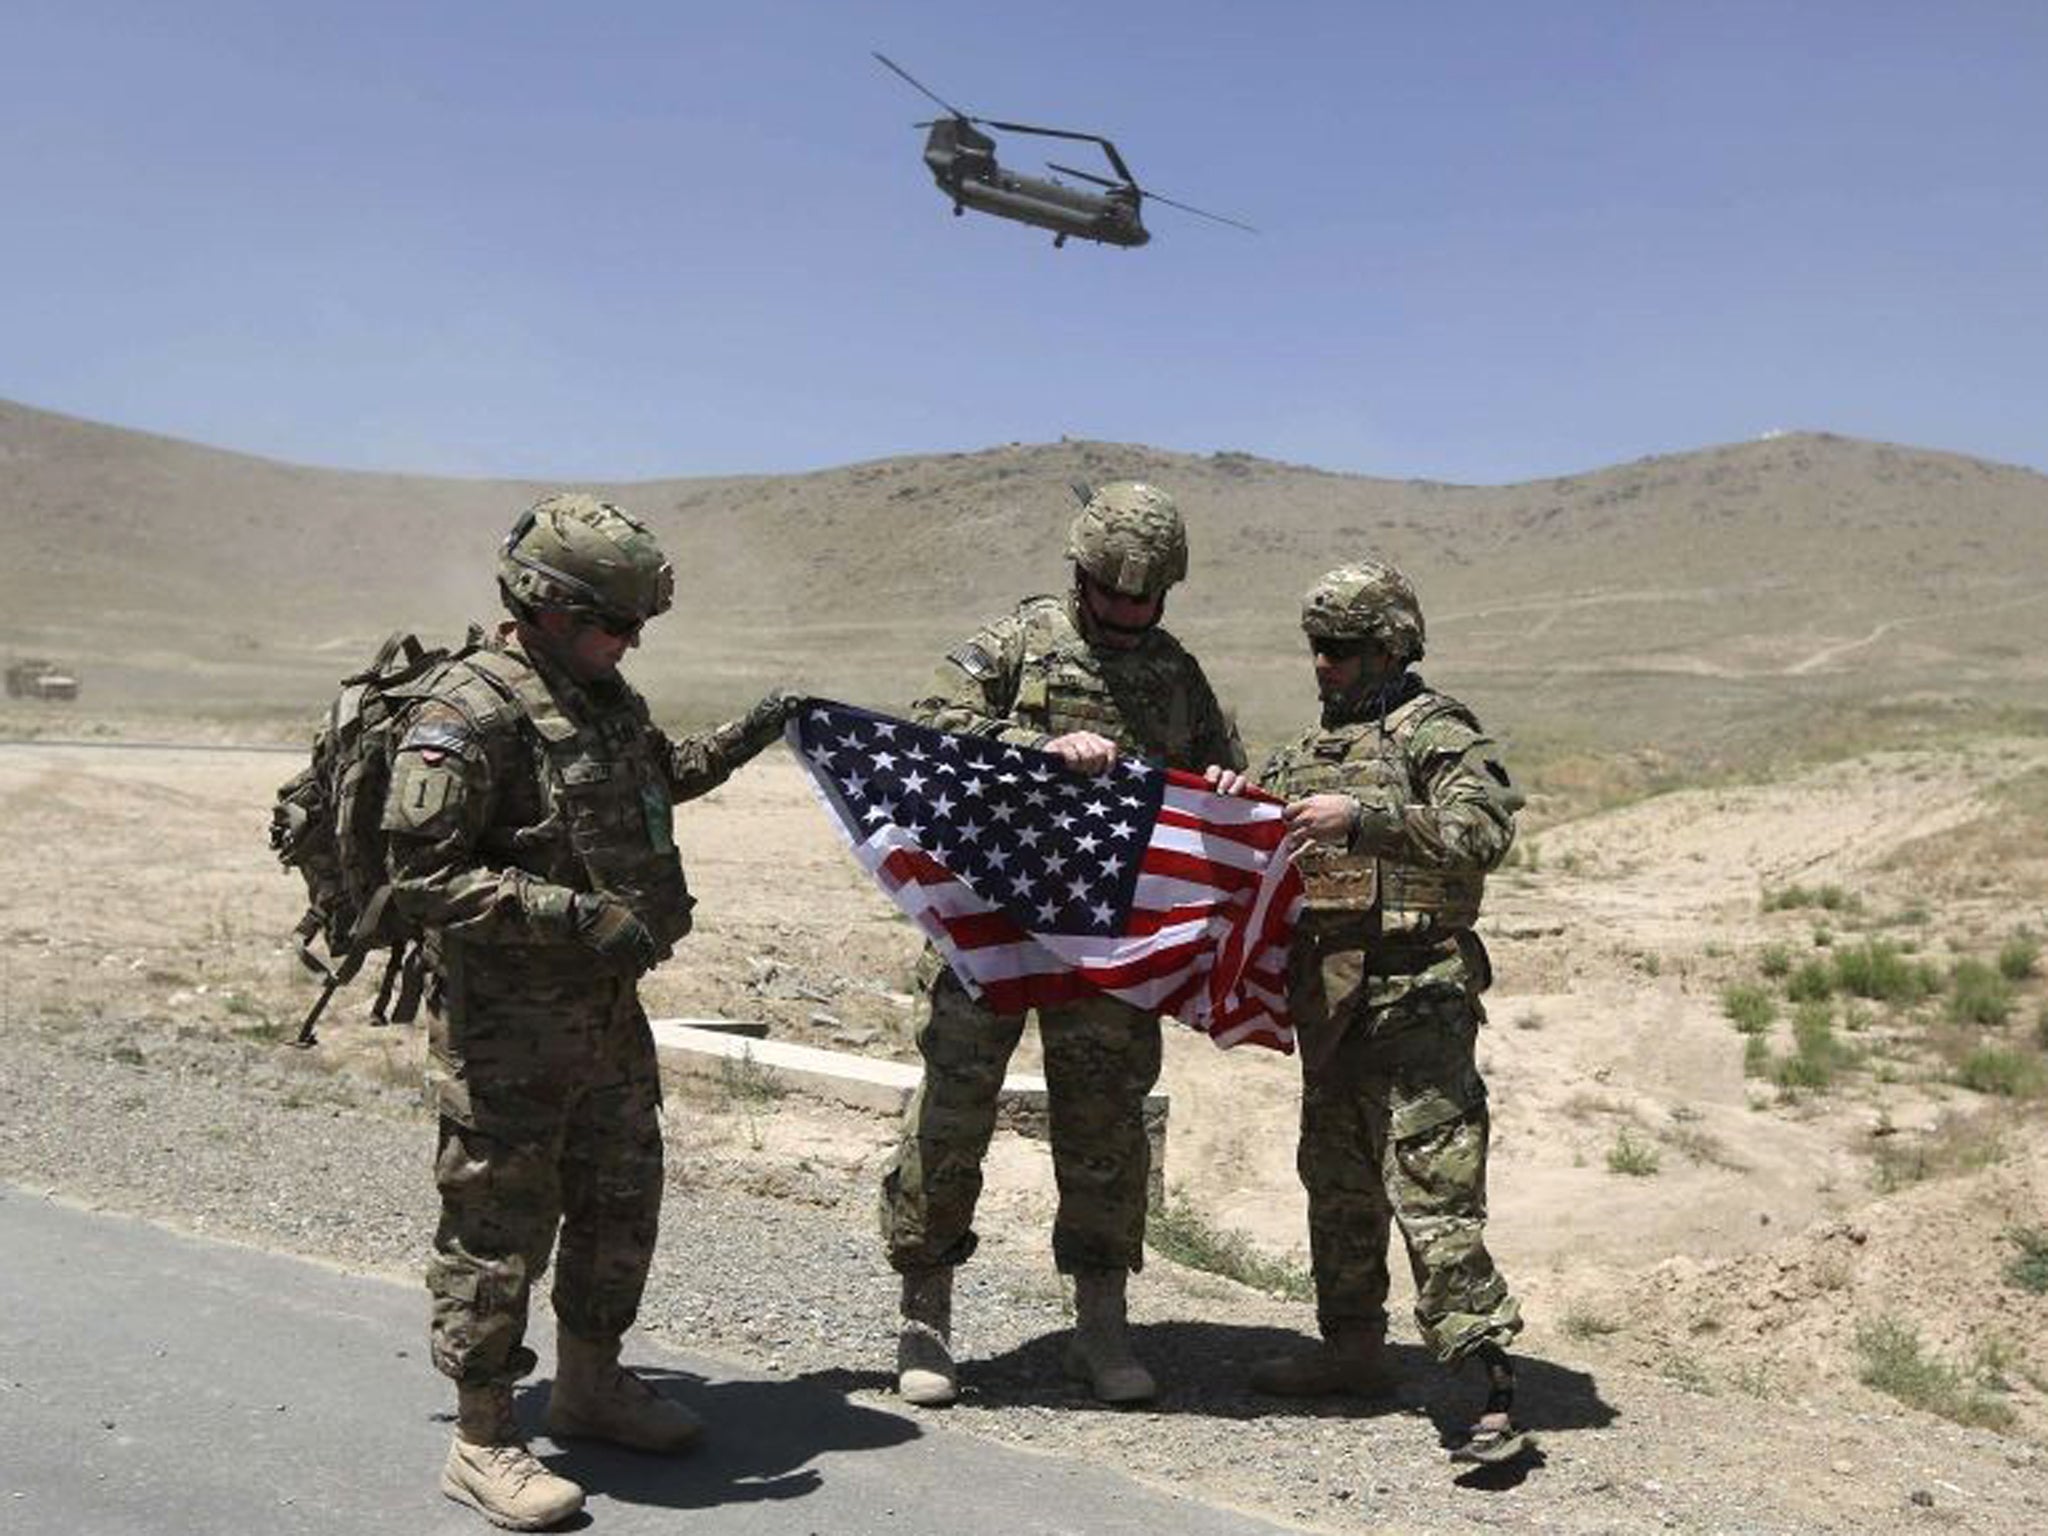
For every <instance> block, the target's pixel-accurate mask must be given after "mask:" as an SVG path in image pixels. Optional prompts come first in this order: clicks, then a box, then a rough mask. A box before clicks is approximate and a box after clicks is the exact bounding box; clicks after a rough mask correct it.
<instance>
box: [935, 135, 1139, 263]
mask: <svg viewBox="0 0 2048 1536" xmlns="http://www.w3.org/2000/svg"><path fill="white" fill-rule="evenodd" d="M924 163H925V164H926V166H928V167H929V168H930V169H931V173H932V179H933V180H934V181H935V182H937V183H938V185H939V190H940V191H942V192H944V193H945V194H946V196H947V197H949V198H951V199H952V202H953V211H954V212H955V213H958V212H960V211H961V210H962V209H963V208H973V209H975V210H977V211H978V212H981V213H992V214H995V215H996V216H997V217H999V218H1005V219H1014V220H1016V221H1017V222H1018V223H1021V224H1033V225H1036V226H1037V227H1039V228H1040V229H1049V230H1051V231H1053V233H1054V235H1055V236H1057V239H1056V240H1055V242H1054V243H1055V244H1060V243H1064V242H1065V240H1066V239H1067V237H1068V236H1070V235H1071V236H1073V237H1075V238H1077V239H1082V240H1094V241H1098V242H1100V243H1101V244H1103V245H1121V246H1138V245H1143V244H1145V242H1146V241H1148V240H1150V239H1151V238H1152V235H1151V232H1150V231H1149V230H1147V229H1146V228H1145V225H1144V223H1143V222H1142V221H1141V220H1140V219H1139V217H1138V199H1137V194H1136V193H1135V192H1129V193H1127V192H1124V191H1123V190H1121V189H1112V190H1111V191H1109V192H1107V193H1099V192H1084V191H1082V190H1080V189H1079V188H1078V187H1070V186H1068V185H1066V184H1065V183H1064V182H1058V181H1048V180H1046V179H1045V178H1043V177H1039V176H1019V175H1017V174H1016V173H1015V172H1012V171H1006V170H1004V169H1003V168H1002V167H1001V166H1000V165H998V164H997V163H996V155H995V140H994V139H992V138H990V137H989V136H988V135H987V134H985V133H981V132H979V131H977V130H976V129H975V128H974V127H973V126H972V125H971V124H968V123H965V122H961V121H959V120H958V119H949V118H941V119H940V120H938V121H937V122H934V123H933V124H932V125H931V132H930V134H929V135H927V136H926V138H925V144H924Z"/></svg>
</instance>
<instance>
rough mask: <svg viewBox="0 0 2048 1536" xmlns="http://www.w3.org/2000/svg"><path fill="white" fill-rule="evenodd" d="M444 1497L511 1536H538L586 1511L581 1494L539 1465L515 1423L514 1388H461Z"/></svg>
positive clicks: (444, 1469)
mask: <svg viewBox="0 0 2048 1536" xmlns="http://www.w3.org/2000/svg"><path fill="white" fill-rule="evenodd" d="M455 1390H456V1405H457V1406H456V1410H455V1443H454V1444H453V1445H451V1446H450V1447H449V1448H448V1461H447V1464H446V1465H445V1466H443V1467H442V1468H441V1491H442V1492H443V1493H445V1494H447V1495H448V1497H449V1498H451V1499H453V1500H454V1501H455V1502H456V1503H458V1504H467V1505H468V1506H469V1507H470V1508H471V1509H473V1510H475V1511H476V1512H477V1513H478V1514H480V1515H482V1516H483V1517H484V1518H485V1519H486V1520H488V1521H490V1522H491V1524H493V1525H502V1526H504V1527H505V1529H507V1530H508V1531H540V1530H546V1529H547V1528H548V1527H549V1526H551V1525H555V1524H558V1523H559V1522H561V1521H563V1520H566V1519H568V1518H569V1517H570V1516H571V1515H573V1514H575V1513H576V1512H577V1511H578V1510H579V1509H581V1508H582V1507H583V1490H582V1489H581V1488H579V1487H577V1485H576V1484H574V1483H572V1482H570V1481H569V1479H567V1478H566V1477H557V1476H555V1474H554V1473H552V1472H550V1471H549V1470H548V1469H547V1468H546V1467H544V1466H542V1465H541V1464H540V1462H539V1461H538V1460H537V1459H535V1457H534V1454H533V1453H532V1452H531V1451H529V1450H528V1449H527V1448H526V1443H525V1442H524V1441H522V1440H521V1439H520V1438H519V1430H518V1428H517V1426H516V1425H515V1424H514V1423H513V1420H512V1388H511V1387H510V1386H494V1387H461V1386H459V1387H457V1388H456V1389H455Z"/></svg>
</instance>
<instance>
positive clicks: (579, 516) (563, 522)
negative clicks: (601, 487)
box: [498, 494, 676, 624]
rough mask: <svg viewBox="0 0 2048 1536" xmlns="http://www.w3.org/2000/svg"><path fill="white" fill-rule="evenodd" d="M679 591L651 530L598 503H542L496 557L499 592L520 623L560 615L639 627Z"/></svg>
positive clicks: (583, 499) (563, 498) (576, 497)
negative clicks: (541, 615)
mask: <svg viewBox="0 0 2048 1536" xmlns="http://www.w3.org/2000/svg"><path fill="white" fill-rule="evenodd" d="M675 586H676V577H675V571H674V570H673V569H672V568H671V567H670V565H669V563H668V561H667V560H666V559H665V558H664V557H663V555H662V553H661V546H660V545H659V544H657V543H655V541H654V535H653V534H651V533H649V532H648V531H647V525H646V524H645V523H643V522H641V521H640V520H639V519H638V518H636V517H634V516H633V515H632V513H630V512H627V511H625V510H624V509H623V508H620V507H616V506H614V505H612V503H610V502H608V501H599V500H598V499H597V498H596V497H595V496H585V495H580V494H561V495H555V496H543V497H542V498H541V499H540V500H539V501H536V502H535V503H534V504H533V505H532V506H530V507H528V508H527V509H526V511H525V512H524V513H522V514H521V515H520V518H519V521H518V522H516V523H514V524H513V525H512V531H511V532H510V533H508V534H506V535H505V542H504V544H503V545H502V546H501V547H500V548H499V551H498V590H499V591H500V592H501V593H503V594H504V597H505V605H506V606H507V607H508V608H510V609H511V610H512V611H513V612H514V613H517V614H521V615H531V614H534V613H538V612H541V611H542V610H545V609H550V608H554V609H561V610H565V611H567V612H570V613H576V614H583V615H588V616H590V617H593V618H602V619H609V620H614V621H617V622H619V623H621V624H638V623H642V622H644V621H646V620H648V619H651V618H653V617H654V616H655V615H656V614H657V613H661V612H663V611H664V610H666V609H667V607H668V605H669V602H670V601H671V599H672V598H673V597H674V596H675Z"/></svg>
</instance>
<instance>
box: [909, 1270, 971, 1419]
mask: <svg viewBox="0 0 2048 1536" xmlns="http://www.w3.org/2000/svg"><path fill="white" fill-rule="evenodd" d="M902 1313H903V1317H902V1323H901V1326H900V1327H899V1328H898V1330H897V1333H896V1395H897V1396H899V1397H901V1398H902V1399H903V1401H905V1402H906V1403H914V1404H915V1405H916V1406H918V1407H919V1408H941V1407H944V1406H945V1405H946V1404H947V1403H950V1402H952V1401H953V1399H954V1398H956V1397H958V1396H959V1395H960V1372H959V1369H958V1368H957V1367H956V1366H955V1365H954V1364H953V1270H952V1267H951V1266H950V1265H941V1266H940V1267H938V1268H936V1269H913V1270H906V1271H905V1272H904V1275H903V1303H902Z"/></svg>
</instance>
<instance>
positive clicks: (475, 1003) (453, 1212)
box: [427, 967, 662, 1385]
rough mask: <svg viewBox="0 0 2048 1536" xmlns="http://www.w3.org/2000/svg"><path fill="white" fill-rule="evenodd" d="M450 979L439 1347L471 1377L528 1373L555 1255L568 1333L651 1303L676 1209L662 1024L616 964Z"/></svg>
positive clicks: (601, 1329) (624, 1322)
mask: <svg viewBox="0 0 2048 1536" xmlns="http://www.w3.org/2000/svg"><path fill="white" fill-rule="evenodd" d="M451 969H453V970H459V967H454V968H451ZM435 992H436V995H434V996H431V997H430V999H429V1004H430V1008H431V1010H432V1011H431V1014H430V1032H431V1042H432V1053H431V1059H430V1081H431V1082H432V1085H433V1087H434V1090H435V1097H436V1100H437V1103H438V1107H439V1109H440V1117H441V1119H440V1140H439V1148H438V1151H437V1153H436V1156H435V1159H434V1178H435V1182H436V1183H437V1184H438V1185H439V1187H440V1192H441V1219H440V1223H439V1225H438V1226H437V1227H436V1229H435V1232H434V1253H433V1257H432V1258H431V1259H430V1260H429V1262H428V1265H427V1289H428V1292H429V1293H430V1294H431V1296H432V1299H433V1315H432V1327H431V1342H432V1347H433V1357H434V1364H435V1366H436V1368H438V1369H439V1370H440V1371H441V1372H442V1373H443V1374H444V1375H447V1376H451V1377H453V1378H454V1379H455V1380H456V1381H458V1382H461V1383H463V1384H465V1385H486V1384H491V1383H497V1382H510V1381H516V1380H517V1379H519V1378H520V1377H521V1376H523V1375H525V1374H526V1373H527V1372H528V1371H530V1370H532V1369H533V1367H534V1364H535V1359H534V1355H533V1352H532V1351H531V1350H529V1349H528V1348H527V1347H526V1324H527V1312H528V1306H529V1301H530V1298H531V1295H532V1291H533V1287H534V1286H535V1285H536V1284H537V1283H538V1282H539V1281H540V1280H541V1278H542V1277H543V1276H544V1275H545V1274H546V1273H547V1269H548V1264H549V1260H550V1257H551V1256H552V1257H553V1259H554V1263H555V1278H554V1288H553V1293H552V1299H553V1302H554V1309H555V1316H556V1319H557V1320H558V1321H559V1323H560V1324H561V1326H562V1327H563V1328H565V1329H567V1330H568V1331H569V1332H571V1333H573V1334H575V1335H577V1336H578V1337H579V1338H585V1339H590V1340H593V1341H599V1342H606V1341H609V1340H612V1339H616V1338H618V1337H619V1336H620V1335H621V1334H623V1333H624V1332H625V1331H626V1330H627V1329H628V1328H630V1327H631V1326H632V1324H633V1319H634V1318H635V1316H636V1315H637V1314H638V1312H639V1308H640V1297H641V1293H642V1291H643V1290H644V1289H645V1288H646V1284H647V1272H648V1267H649V1265H650V1263H651V1262H652V1260H653V1257H654V1242H655V1235H656V1232H657V1229H658V1226H659V1221H660V1213H661V1193H662V1142H661V1125H660V1110H661V1079H660V1075H659V1072H658V1070H657V1067H656V1065H655V1053H654V1040H653V1036H652V1034H651V1033H650V1032H649V1030H648V1027H647V1016H646V1014H644V1013H643V1012H642V1011H641V1008H640V1004H639V1000H638V998H637V997H636V996H635V993H634V989H633V986H632V984H631V983H630V982H625V981H621V980H619V979H617V978H612V977H593V976H591V975H589V974H588V973H583V974H579V975H576V976H573V977H563V978H534V977H527V978H524V979H523V980H520V981H518V982H517V983H516V984H515V985H514V986H511V987H507V986H506V985H504V983H503V981H502V980H501V979H499V978H493V977H489V976H475V975H472V976H470V977H460V976H459V975H457V976H450V977H447V978H444V980H443V983H442V984H441V985H439V986H437V987H436V989H435Z"/></svg>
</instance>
